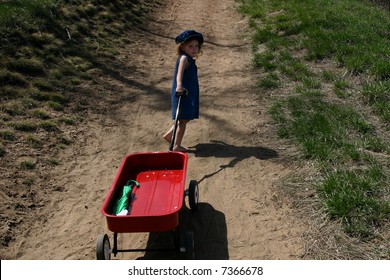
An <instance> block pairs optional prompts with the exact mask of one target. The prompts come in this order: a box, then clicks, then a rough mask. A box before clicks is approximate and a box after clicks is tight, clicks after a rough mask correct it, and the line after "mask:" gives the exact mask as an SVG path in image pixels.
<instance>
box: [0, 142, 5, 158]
mask: <svg viewBox="0 0 390 280" xmlns="http://www.w3.org/2000/svg"><path fill="white" fill-rule="evenodd" d="M5 154H6V149H5V147H4V144H3V143H2V142H1V141H0V157H3V156H4V155H5Z"/></svg>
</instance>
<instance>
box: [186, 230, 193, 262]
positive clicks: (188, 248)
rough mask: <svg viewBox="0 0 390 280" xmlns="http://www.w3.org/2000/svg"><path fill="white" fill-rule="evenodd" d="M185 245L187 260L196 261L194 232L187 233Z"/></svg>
mask: <svg viewBox="0 0 390 280" xmlns="http://www.w3.org/2000/svg"><path fill="white" fill-rule="evenodd" d="M184 242H185V243H184V245H185V258H186V259H187V260H194V259H195V251H194V233H193V232H192V231H187V232H186V235H185V239H184Z"/></svg>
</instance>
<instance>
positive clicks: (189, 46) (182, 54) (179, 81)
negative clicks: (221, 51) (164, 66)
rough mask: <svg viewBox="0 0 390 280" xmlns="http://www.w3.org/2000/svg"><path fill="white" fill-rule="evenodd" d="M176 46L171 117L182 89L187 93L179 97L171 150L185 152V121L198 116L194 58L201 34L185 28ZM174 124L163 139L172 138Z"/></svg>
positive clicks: (199, 46)
mask: <svg viewBox="0 0 390 280" xmlns="http://www.w3.org/2000/svg"><path fill="white" fill-rule="evenodd" d="M175 41H176V43H178V44H180V45H179V47H178V59H177V61H176V66H175V73H174V78H173V82H172V119H175V116H176V109H177V104H178V100H179V97H178V95H177V94H176V93H178V94H183V92H184V91H187V92H188V95H186V96H183V98H182V99H181V111H180V114H179V117H178V120H179V121H178V127H177V130H176V137H175V142H174V144H173V151H180V152H185V151H187V149H186V148H185V147H183V146H182V145H181V142H182V140H183V136H184V132H185V130H186V126H187V123H188V122H189V121H191V120H193V119H197V118H199V84H198V68H197V66H196V64H195V59H196V58H197V57H198V54H199V52H200V50H201V47H202V44H203V35H202V34H201V33H198V32H196V31H195V30H186V31H184V32H183V33H181V34H180V35H179V36H177V37H176V38H175ZM173 130H174V126H172V127H171V128H170V129H169V130H168V131H167V132H166V133H165V134H164V139H165V140H166V141H168V142H170V141H171V139H172V134H173Z"/></svg>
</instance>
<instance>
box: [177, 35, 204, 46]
mask: <svg viewBox="0 0 390 280" xmlns="http://www.w3.org/2000/svg"><path fill="white" fill-rule="evenodd" d="M192 39H196V40H198V41H199V43H200V44H203V42H204V40H203V36H202V35H201V34H193V35H190V36H188V37H186V38H185V39H183V40H180V41H178V40H176V43H178V44H182V43H184V42H187V41H189V40H192Z"/></svg>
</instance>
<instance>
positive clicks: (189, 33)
mask: <svg viewBox="0 0 390 280" xmlns="http://www.w3.org/2000/svg"><path fill="white" fill-rule="evenodd" d="M189 39H197V40H198V41H199V44H203V35H202V33H199V32H196V31H195V30H186V31H183V32H182V33H180V34H179V35H178V36H177V37H176V38H175V42H176V43H178V44H179V43H180V44H181V43H184V42H185V41H187V40H189Z"/></svg>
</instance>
